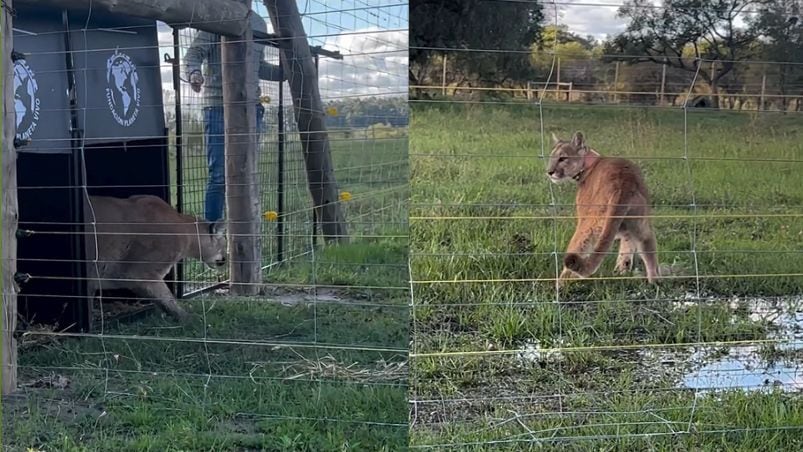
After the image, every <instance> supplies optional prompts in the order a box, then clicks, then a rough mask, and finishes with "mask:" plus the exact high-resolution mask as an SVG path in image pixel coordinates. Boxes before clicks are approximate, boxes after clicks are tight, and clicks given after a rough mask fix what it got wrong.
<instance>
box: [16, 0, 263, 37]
mask: <svg viewBox="0 0 803 452" xmlns="http://www.w3.org/2000/svg"><path fill="white" fill-rule="evenodd" d="M16 3H17V4H18V5H35V6H41V7H50V8H57V9H63V10H73V9H77V10H88V9H90V8H91V9H93V10H99V11H105V12H109V13H113V14H121V15H125V16H134V17H143V18H147V19H154V20H159V21H162V22H165V23H167V24H168V25H170V26H175V27H178V28H181V27H188V26H191V27H192V28H195V29H197V30H203V31H208V32H210V33H216V34H219V35H223V36H240V35H242V34H243V33H244V32H245V30H246V29H247V28H249V27H248V20H247V19H248V13H249V11H250V10H251V8H250V3H249V4H246V3H245V2H241V1H236V0H125V1H120V0H17V2H16Z"/></svg>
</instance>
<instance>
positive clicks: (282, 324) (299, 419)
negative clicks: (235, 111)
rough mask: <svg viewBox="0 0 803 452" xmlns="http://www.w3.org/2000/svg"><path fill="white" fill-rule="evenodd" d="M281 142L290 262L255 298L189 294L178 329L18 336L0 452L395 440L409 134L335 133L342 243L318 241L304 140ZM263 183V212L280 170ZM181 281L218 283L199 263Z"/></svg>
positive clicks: (195, 193) (194, 201) (402, 345)
mask: <svg viewBox="0 0 803 452" xmlns="http://www.w3.org/2000/svg"><path fill="white" fill-rule="evenodd" d="M291 149H292V150H289V151H288V152H289V153H290V154H289V156H292V158H290V157H288V185H287V187H288V188H287V190H288V192H287V200H288V204H287V212H288V213H287V215H288V216H287V217H286V228H285V233H286V234H288V246H286V248H285V252H286V254H285V262H284V263H283V264H282V265H278V266H272V267H270V268H268V269H266V270H265V275H264V281H265V282H266V283H267V285H266V287H265V291H264V295H260V296H257V297H251V298H237V297H231V296H220V295H207V296H203V297H197V298H192V299H189V300H184V301H182V302H181V303H182V304H183V305H184V306H185V307H186V308H187V309H188V310H189V311H190V312H191V313H192V314H193V315H194V320H193V321H192V323H191V324H189V325H186V326H177V325H176V324H175V323H174V322H173V321H172V320H169V319H165V318H163V317H162V316H161V315H160V313H159V312H153V313H150V314H148V315H147V316H145V317H144V318H141V319H139V320H135V321H129V322H115V323H113V324H107V325H105V331H104V336H103V338H102V339H101V338H99V337H84V338H58V339H56V338H49V337H47V336H30V337H26V338H25V339H24V340H23V343H24V344H25V345H24V346H23V348H22V350H21V352H20V356H19V365H20V382H21V384H22V385H23V386H22V388H21V390H20V391H19V394H18V395H17V396H15V397H12V398H7V399H5V400H4V401H3V416H4V417H3V433H4V435H3V444H4V450H9V451H25V450H27V449H28V448H33V449H34V450H43V451H51V450H58V451H103V452H106V451H118V450H119V451H160V452H161V451H189V450H193V451H194V450H214V451H257V450H260V451H261V450H265V451H342V450H360V451H361V450H372V451H373V450H376V451H383V450H384V451H396V450H402V449H404V448H405V447H406V445H407V442H408V435H407V430H408V426H407V419H408V406H407V403H406V395H407V374H408V372H407V353H406V350H407V348H408V343H409V331H408V330H409V313H408V303H409V302H408V296H409V295H408V294H409V284H408V279H409V278H408V272H407V250H408V245H407V226H406V225H407V202H406V197H407V193H408V191H407V184H406V183H402V182H400V181H401V180H403V179H406V178H407V169H406V168H407V162H406V152H407V149H406V138H403V137H401V138H400V137H393V138H389V139H381V140H380V139H378V140H377V141H371V140H365V139H360V140H351V141H346V140H343V141H339V142H333V159H334V163H335V167H336V171H337V172H336V176H337V177H338V182H339V185H340V187H341V189H342V190H343V191H349V192H350V193H351V194H352V199H351V200H350V201H348V202H344V204H343V207H344V210H345V214H346V217H347V220H348V221H349V229H350V230H349V233H350V237H351V240H350V241H349V243H346V244H341V245H326V246H324V245H323V244H322V240H321V242H319V246H318V247H317V248H313V247H312V246H311V240H310V237H309V233H310V229H309V228H308V227H307V226H308V223H305V221H307V220H306V218H307V217H308V216H309V214H310V213H309V202H310V201H309V194H308V190H307V187H306V181H305V179H304V178H303V165H301V162H300V157H299V155H300V148H297V149H296V148H291ZM196 157H197V158H198V159H200V157H198V156H196ZM274 158H275V155H274ZM265 159H266V162H265V166H266V167H268V168H270V165H272V164H273V163H271V161H270V159H271V155H270V154H269V153H267V154H265ZM188 171H189V169H188ZM196 176H198V175H197V174H196ZM187 181H188V183H189V184H194V185H192V187H188V190H187V193H188V196H189V197H188V198H187V200H188V205H191V206H201V205H202V197H201V196H202V194H203V184H202V178H200V177H197V178H196V179H190V178H188V179H187ZM263 184H264V188H263V192H264V193H265V197H264V199H263V207H264V208H265V210H271V209H273V207H272V206H271V204H270V202H271V201H269V200H271V199H273V197H274V196H275V176H272V178H266V179H263ZM193 187H194V190H193V189H192V188H193ZM190 211H192V209H190ZM195 213H200V211H196V212H195ZM274 226H275V224H273V223H268V222H266V223H265V229H264V230H263V232H264V236H263V241H264V242H265V250H264V254H265V255H264V258H265V259H264V264H265V265H268V264H271V263H275V254H274V253H275V244H276V239H275V230H273V229H272V228H273V227H274ZM186 276H187V277H188V278H189V279H191V280H192V279H195V280H196V281H199V282H203V281H207V282H208V281H214V280H216V275H214V274H213V273H211V272H206V271H203V270H202V267H201V266H188V274H187V275H186ZM315 286H317V287H318V288H319V289H320V290H326V291H327V292H326V293H323V292H322V295H321V301H319V302H317V303H312V302H311V301H310V300H309V298H308V297H307V298H305V297H304V296H301V295H299V293H298V292H299V291H302V290H303V292H308V289H309V288H311V287H315ZM332 295H334V296H336V299H335V300H334V301H332V300H330V299H329V298H326V297H331V296H332ZM53 381H56V383H55V384H54V383H52V382H53ZM65 382H66V383H68V384H67V385H65V384H63V383H65Z"/></svg>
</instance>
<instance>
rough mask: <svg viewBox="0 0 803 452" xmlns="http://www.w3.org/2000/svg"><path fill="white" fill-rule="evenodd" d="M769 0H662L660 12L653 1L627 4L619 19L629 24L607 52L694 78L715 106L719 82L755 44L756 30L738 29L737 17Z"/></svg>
mask: <svg viewBox="0 0 803 452" xmlns="http://www.w3.org/2000/svg"><path fill="white" fill-rule="evenodd" d="M768 1H771V0H664V2H663V7H655V5H654V4H653V2H652V1H651V0H628V1H627V2H626V3H625V4H624V5H623V6H622V7H621V8H620V9H619V16H620V17H625V18H628V19H630V23H629V24H628V26H627V29H626V30H625V31H624V33H622V34H620V35H618V36H616V37H615V38H614V39H613V40H612V41H610V42H609V48H608V49H606V53H615V54H619V55H622V56H623V57H622V58H621V59H622V60H624V61H627V62H629V63H638V62H643V61H652V62H654V63H659V64H665V65H668V66H672V67H676V68H679V69H682V70H684V71H688V72H694V73H697V74H698V78H700V79H701V80H703V81H704V82H706V83H707V84H708V85H709V87H710V88H711V94H712V97H713V99H712V100H713V102H714V106H715V107H718V106H719V100H718V94H719V92H718V85H719V82H720V80H721V79H722V78H723V77H725V76H726V75H727V74H728V73H730V72H731V71H732V70H733V69H734V66H735V64H736V62H737V61H739V60H744V59H747V58H749V56H750V44H751V43H753V42H754V41H755V39H756V35H755V33H754V30H752V29H750V28H740V27H739V25H738V24H739V21H738V18H739V17H740V16H743V14H744V13H745V12H747V11H750V8H755V7H757V6H759V5H762V4H764V3H767V2H768ZM624 56H628V57H626V58H625V57H624ZM630 56H635V58H630ZM704 60H708V61H704ZM711 61H714V62H715V64H711Z"/></svg>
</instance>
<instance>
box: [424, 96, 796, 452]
mask: <svg viewBox="0 0 803 452" xmlns="http://www.w3.org/2000/svg"><path fill="white" fill-rule="evenodd" d="M687 119H688V121H687V122H686V124H687V127H684V112H683V111H682V110H658V109H646V108H621V107H602V106H598V107H592V106H586V107H579V106H568V105H545V106H544V107H543V115H542V114H541V111H539V109H538V107H537V106H532V105H524V104H521V105H450V104H439V105H431V104H425V103H422V104H417V105H415V108H413V109H412V112H411V120H412V122H411V128H410V137H411V139H410V154H411V200H412V204H411V221H410V231H411V239H410V242H411V265H412V266H411V269H412V272H413V273H412V278H413V280H414V281H416V282H415V283H414V300H415V308H414V312H413V315H414V319H415V322H414V325H413V334H414V338H413V339H414V348H415V352H416V353H417V354H421V355H422V356H419V357H416V358H415V359H414V360H413V361H412V369H411V372H412V375H413V376H412V380H411V381H412V382H413V385H414V387H413V391H412V395H411V397H415V398H417V399H419V400H424V401H426V400H433V402H431V403H427V402H422V403H421V404H420V405H419V406H418V408H417V409H418V412H419V413H428V414H427V416H424V417H423V418H422V419H420V420H419V422H418V423H417V424H414V425H413V430H412V442H413V444H416V445H424V444H444V443H461V442H469V443H471V442H478V443H487V444H485V445H475V446H471V447H468V446H467V448H466V449H464V450H480V449H482V450H485V449H486V448H487V449H492V448H495V447H496V446H500V445H505V444H506V443H504V442H502V443H499V444H493V441H506V440H509V439H511V438H518V439H520V440H526V441H525V442H524V443H521V442H517V443H512V444H508V445H506V446H505V447H508V449H507V450H521V449H519V448H521V447H528V444H529V446H532V445H533V444H534V443H533V438H542V439H543V438H552V440H550V441H549V442H547V443H543V445H545V446H548V445H555V444H560V445H561V447H567V448H569V449H572V450H575V449H576V450H586V448H590V449H597V448H600V447H601V448H603V449H631V448H636V449H650V448H656V449H667V448H670V449H671V448H673V447H674V445H676V444H680V447H681V448H682V449H685V448H694V447H693V446H695V445H697V446H699V447H700V448H703V449H718V448H721V447H723V445H724V444H725V443H727V442H732V444H731V445H730V446H728V447H726V450H751V446H754V445H756V444H761V443H759V442H756V441H766V440H772V442H771V443H769V444H772V445H774V446H777V447H770V448H772V449H774V450H791V449H788V448H793V449H794V448H796V447H793V446H795V445H798V446H799V444H800V440H799V439H797V438H798V437H799V436H800V435H799V433H800V432H799V430H798V431H795V430H791V431H787V430H782V429H781V430H778V429H774V430H768V431H765V432H764V433H757V434H755V435H754V436H751V435H753V434H749V435H748V434H744V433H719V434H714V433H711V434H703V433H700V432H702V431H703V430H711V429H708V428H703V427H699V430H698V434H695V435H685V436H683V435H681V436H682V439H681V440H678V439H677V438H676V437H675V436H672V435H669V436H667V435H664V436H660V435H657V436H648V435H647V434H648V433H650V434H651V433H655V432H654V430H656V429H658V430H660V429H664V430H667V429H669V427H668V425H669V424H667V423H666V422H664V423H663V424H661V425H660V426H658V427H654V426H653V427H654V428H653V427H649V425H648V424H644V425H646V427H645V426H639V425H640V424H633V423H634V422H636V421H639V422H642V423H647V422H650V423H655V422H656V417H655V416H654V415H653V414H652V413H650V412H648V411H649V409H666V408H671V407H672V406H679V407H680V408H678V410H677V413H678V416H680V417H681V418H682V417H683V416H685V423H686V424H688V423H689V419H693V421H694V424H695V425H696V424H697V423H699V424H700V425H709V424H716V423H720V424H722V425H725V426H728V425H730V426H736V427H743V426H748V425H749V426H752V427H754V428H761V427H764V426H766V427H772V426H778V425H798V426H799V425H800V422H799V420H800V417H799V416H800V412H799V410H798V409H794V410H787V411H782V410H774V409H773V410H770V407H771V406H772V403H771V401H775V402H776V403H777V404H778V406H783V405H784V404H794V403H798V404H799V403H800V400H799V398H795V397H794V396H791V395H783V394H780V393H776V394H773V395H763V394H734V395H729V396H727V397H730V398H729V399H727V400H729V401H732V405H728V406H726V407H724V408H723V410H722V412H721V413H716V416H713V415H712V416H713V417H710V418H709V414H710V411H711V410H703V409H700V407H703V406H710V407H712V409H713V407H716V406H717V403H718V402H717V400H718V399H717V396H709V397H708V398H705V397H704V398H701V399H700V400H698V403H699V404H700V407H698V408H697V409H696V410H695V411H694V417H693V418H692V417H691V413H692V410H691V406H692V405H693V404H694V394H693V393H690V392H688V391H682V390H676V389H674V388H675V387H676V385H677V383H678V381H677V380H678V377H679V376H680V375H681V374H682V373H683V372H684V371H685V370H686V368H687V367H689V366H691V365H692V364H694V363H695V362H699V361H700V358H699V357H691V351H690V349H689V347H687V345H690V344H697V343H710V342H735V341H751V340H761V339H766V338H767V335H768V334H769V333H771V332H773V331H774V330H775V326H774V325H772V324H770V323H768V322H765V321H758V320H755V319H753V318H752V317H751V316H750V312H748V311H747V310H745V309H740V308H739V307H738V306H737V307H734V306H733V303H731V302H730V300H732V299H733V297H742V298H744V297H761V296H763V297H785V296H799V295H800V294H801V293H803V277H801V276H800V274H801V273H803V272H801V269H803V217H801V216H800V209H801V206H803V183H801V179H800V176H799V174H800V163H799V161H800V160H803V145H801V144H800V137H801V136H802V135H803V122H801V121H800V118H799V117H797V115H781V114H765V115H750V114H740V113H725V112H722V113H720V112H710V111H704V112H701V111H695V112H692V111H690V112H689V113H688V118H687ZM542 120H543V131H544V135H543V136H542V135H541V124H542ZM575 130H582V131H583V132H584V133H585V135H586V137H587V140H588V142H589V144H590V145H591V146H592V147H594V148H595V149H597V150H598V151H599V152H601V153H602V154H603V155H616V156H623V157H627V158H630V159H632V160H634V161H635V162H637V163H638V164H639V165H641V166H642V168H643V170H644V173H645V177H646V180H647V184H648V185H649V188H650V191H651V195H652V203H653V205H654V215H655V217H656V218H655V219H654V220H653V225H654V229H655V230H656V234H657V238H658V245H659V260H660V261H661V262H662V263H664V264H665V265H671V267H672V278H671V279H667V280H664V281H662V282H661V284H660V286H659V287H658V288H652V287H648V286H647V285H646V284H645V283H644V281H643V279H642V277H641V276H638V275H637V276H636V277H631V278H626V279H622V278H614V276H615V275H614V274H613V265H614V258H613V257H612V256H611V257H609V258H608V259H606V261H605V263H604V264H603V266H602V268H601V269H600V271H599V272H598V273H597V274H596V275H595V278H592V279H590V280H587V281H581V282H575V283H573V284H571V285H570V286H569V288H568V290H567V292H565V293H562V294H561V296H560V300H561V302H560V303H554V301H555V299H556V293H555V289H554V283H553V282H552V281H551V279H554V278H555V276H556V274H557V272H558V271H559V270H560V269H559V268H558V266H557V264H558V263H559V262H560V261H561V258H562V253H563V252H564V250H565V246H566V244H567V243H568V241H569V238H570V236H571V234H572V232H573V229H574V219H573V218H571V216H572V215H573V203H574V187H572V186H568V185H567V186H557V185H554V184H551V183H550V182H549V181H548V179H547V177H546V175H545V164H546V162H545V160H544V159H543V158H542V156H543V155H544V154H547V155H548V153H549V150H550V142H551V141H550V139H549V136H550V133H551V132H555V133H556V134H558V135H559V136H562V137H568V136H569V135H570V134H571V133H573V132H574V131H575ZM612 252H615V250H612ZM697 295H699V296H701V297H703V298H705V301H703V302H694V300H691V301H692V302H691V303H688V304H687V305H683V304H681V303H679V301H682V300H685V299H686V298H687V297H692V298H694V297H696V296H697ZM737 304H738V303H737ZM534 340H535V341H537V342H538V343H539V344H540V346H542V347H546V348H558V349H561V350H562V352H561V353H560V356H561V359H560V360H559V361H550V360H541V361H539V363H538V364H537V365H525V364H523V362H524V363H527V362H528V361H527V360H522V359H519V358H517V357H516V356H515V355H511V354H509V353H508V352H505V351H506V350H517V349H521V348H524V347H526V344H528V343H531V342H532V341H534ZM644 350H651V351H655V352H665V353H667V354H668V355H670V356H671V357H672V358H673V359H676V360H677V364H675V365H664V366H657V367H654V368H653V367H649V366H647V365H646V364H645V363H644V358H643V356H642V353H643V352H644ZM500 351H501V352H500ZM443 353H446V354H445V355H444V354H443ZM681 357H682V358H683V359H681ZM666 367H674V369H672V371H671V372H670V371H667V369H666ZM657 389H663V391H658V390H657ZM594 391H602V392H603V394H602V395H596V396H593V397H591V396H589V394H591V393H594ZM620 393H621V394H623V395H617V396H615V397H614V395H613V394H620ZM555 394H563V398H562V401H561V403H560V404H551V402H550V403H548V404H547V405H546V406H545V407H542V408H540V409H539V408H538V403H539V402H537V400H538V399H539V397H541V398H544V400H547V399H548V397H546V396H553V395H555ZM614 398H616V399H617V400H613V399H614ZM443 399H447V401H444V400H443ZM466 399H470V400H472V402H466ZM449 400H454V402H449ZM438 401H439V402H438ZM543 403H547V402H543ZM753 403H755V404H756V405H755V408H753V410H754V411H756V413H755V415H753V414H750V416H754V417H752V418H751V417H750V416H748V415H747V413H744V416H741V414H742V413H740V410H742V409H743V407H744V406H745V405H747V404H753ZM707 404H708V405H707ZM751 406H752V405H751ZM626 407H630V408H634V409H632V410H629V411H632V412H633V414H625V411H628V410H627V409H626ZM583 409H585V410H586V411H593V412H595V413H596V414H593V415H588V416H581V417H578V416H575V415H570V414H554V412H555V411H558V412H560V411H563V412H564V413H566V412H575V411H582V410H583ZM538 412H547V413H549V412H552V413H553V414H552V415H548V416H547V415H539V416H536V415H532V414H533V413H538ZM512 413H519V414H520V415H525V416H524V417H522V418H516V417H515V415H514V414H512ZM602 413H608V414H602ZM737 414H740V416H736V415H737ZM664 417H666V416H664ZM605 419H607V420H605ZM504 420H507V422H504ZM603 420H605V421H604V422H603ZM670 420H671V419H670ZM730 421H732V422H730ZM631 424H632V425H631ZM497 426H498V427H497ZM572 426H575V427H577V428H571V427H572ZM686 426H687V425H683V426H678V425H672V428H673V429H674V430H675V431H683V430H684V429H685V428H686ZM558 427H560V428H559V429H557V430H548V429H551V428H558ZM528 429H529V430H531V431H532V432H535V433H530V432H528ZM668 431H671V430H668ZM599 435H610V436H611V437H612V438H614V439H600V440H593V439H591V438H593V437H596V436H599ZM629 435H637V436H633V437H632V438H630V437H629ZM638 435H642V436H638ZM617 436H619V437H621V438H619V439H615V438H616V437H617ZM555 438H575V439H576V441H564V442H563V443H558V442H554V441H555V440H554V439H555ZM757 438H760V440H759V439H757ZM527 441H529V443H527ZM677 441H680V443H677ZM532 447H533V448H535V446H532Z"/></svg>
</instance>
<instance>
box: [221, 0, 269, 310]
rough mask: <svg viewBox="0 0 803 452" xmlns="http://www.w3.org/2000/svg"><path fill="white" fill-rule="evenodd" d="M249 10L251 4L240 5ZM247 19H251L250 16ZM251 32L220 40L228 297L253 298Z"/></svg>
mask: <svg viewBox="0 0 803 452" xmlns="http://www.w3.org/2000/svg"><path fill="white" fill-rule="evenodd" d="M239 1H241V2H242V3H244V4H246V5H248V6H249V7H250V4H251V2H250V0H239ZM250 14H254V13H253V12H251V13H250ZM255 51H256V50H255V48H254V41H253V31H252V30H251V28H250V27H248V28H246V30H245V32H244V33H243V34H242V35H241V36H239V37H223V39H222V40H221V59H220V62H221V67H222V74H223V121H224V124H225V127H224V129H225V133H226V138H225V146H226V204H227V206H228V221H229V226H228V232H229V257H230V259H231V262H230V263H229V268H230V275H229V276H230V278H231V291H232V293H233V294H235V295H256V294H257V293H259V289H260V287H259V286H260V283H261V282H262V246H261V234H260V222H261V216H260V202H259V201H260V199H259V186H258V185H257V181H258V178H257V166H258V165H257V159H258V156H257V136H256V131H257V121H256V106H257V102H258V99H257V98H256V92H255V91H254V90H253V89H252V88H253V87H254V86H256V84H257V81H256V80H255V79H254V77H255V73H254V64H256V62H255V61H254V58H253V55H254V52H255Z"/></svg>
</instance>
